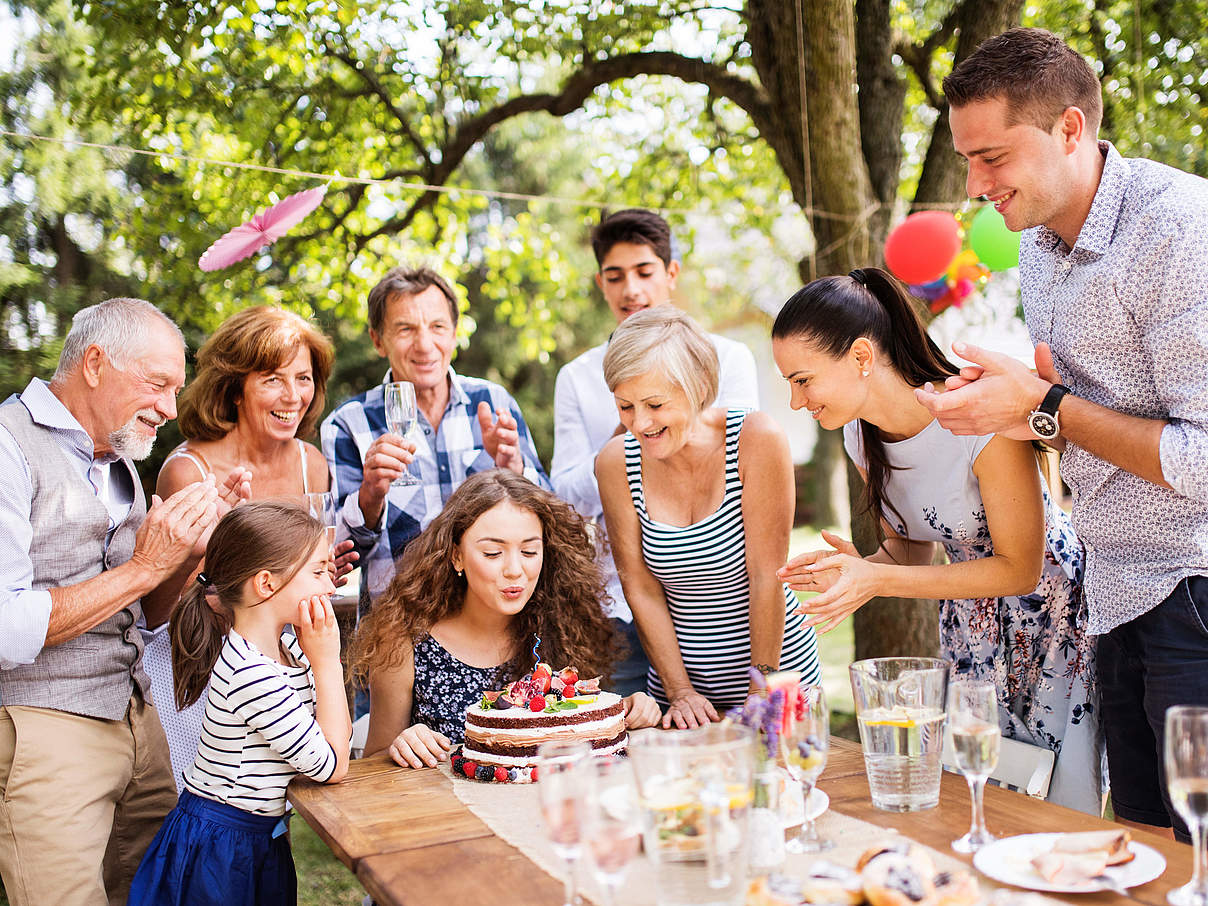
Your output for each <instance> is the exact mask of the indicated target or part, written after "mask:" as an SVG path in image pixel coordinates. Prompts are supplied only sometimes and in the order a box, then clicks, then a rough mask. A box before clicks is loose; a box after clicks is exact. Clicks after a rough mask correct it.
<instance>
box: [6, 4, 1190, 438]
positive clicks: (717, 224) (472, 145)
mask: <svg viewBox="0 0 1208 906" xmlns="http://www.w3.org/2000/svg"><path fill="white" fill-rule="evenodd" d="M961 5H962V4H961V3H959V2H949V3H945V2H941V0H931V2H925V3H924V2H906V0H895V2H892V3H888V4H886V5H885V10H884V12H885V14H887V15H888V16H889V21H890V24H891V25H892V28H893V32H894V35H895V41H898V42H904V43H903V46H909V44H910V42H919V41H922V40H924V39H925V38H928V37H933V36H935V37H938V38H940V39H942V40H939V41H938V42H936V43H935V45H934V46H932V47H930V48H929V49H930V51H931V54H930V56H929V57H928V58H927V67H928V71H930V72H931V74H932V77H933V79H934V81H933V83H932V85H931V86H927V85H924V84H923V83H922V82H921V81H920V79H919V72H920V70H919V68H918V66H917V65H914V64H915V62H916V61H913V60H911V61H906V62H904V61H903V59H902V58H901V57H900V56H897V55H895V56H893V57H892V58H891V62H892V63H893V65H894V66H895V67H896V69H897V71H898V74H899V77H900V79H901V82H902V84H903V85H904V88H905V114H904V116H903V118H902V128H901V130H900V133H901V134H900V147H901V151H902V158H901V164H900V168H899V169H900V185H899V189H898V193H899V195H900V197H902V198H903V199H910V198H912V197H913V192H914V190H915V188H916V185H917V180H918V177H919V173H920V171H921V168H922V166H923V160H924V156H925V153H926V150H927V147H928V143H929V130H930V128H931V127H932V126H933V125H934V122H935V120H936V116H937V110H936V109H935V108H934V107H933V106H931V105H930V104H929V103H928V100H929V98H928V91H929V89H930V90H933V87H934V84H935V83H937V82H938V78H939V77H940V76H942V74H943V72H945V71H947V69H948V68H949V67H950V66H951V63H952V56H953V53H954V50H953V48H954V46H955V44H954V40H955V39H954V38H953V36H952V32H951V25H950V23H951V21H953V20H954V17H955V16H956V15H957V13H958V12H959V8H960V7H961ZM1206 5H1208V4H1205V3H1204V2H1189V0H1156V2H1155V0H1148V2H1133V0H1128V2H1106V0H1095V2H1084V0H1065V2H1052V3H1045V4H1035V5H1029V6H1027V7H1025V8H1023V9H1022V12H1021V20H1022V21H1023V22H1024V23H1025V24H1038V25H1043V26H1048V27H1053V28H1055V29H1058V30H1060V31H1061V32H1062V33H1063V34H1065V35H1066V36H1068V37H1069V38H1070V39H1071V40H1072V41H1073V42H1074V43H1076V44H1077V46H1078V47H1079V49H1080V50H1082V51H1083V52H1084V53H1086V54H1087V55H1088V56H1089V57H1091V58H1092V59H1093V60H1095V61H1096V65H1097V66H1099V68H1100V71H1101V73H1102V76H1103V81H1104V86H1105V89H1106V92H1105V93H1106V97H1107V115H1106V117H1105V126H1104V132H1105V134H1106V136H1107V137H1109V138H1111V139H1112V140H1113V141H1115V142H1116V143H1117V145H1118V146H1119V147H1120V148H1121V150H1122V151H1124V152H1125V153H1126V154H1143V155H1147V156H1152V157H1156V158H1158V159H1161V160H1166V161H1168V162H1170V163H1173V164H1176V165H1179V166H1182V167H1184V168H1187V169H1192V170H1195V171H1196V172H1201V173H1202V172H1205V171H1206V170H1208V161H1206V160H1205V154H1206V153H1208V152H1206V151H1205V145H1204V142H1203V140H1202V138H1203V137H1202V127H1203V123H1204V119H1205V117H1204V106H1205V101H1204V97H1203V90H1204V85H1205V80H1206V79H1208V60H1206V51H1205V47H1204V40H1205V39H1204V37H1203V35H1202V23H1203V22H1204V21H1205V12H1206V10H1205V6H1206ZM7 6H8V15H7V17H6V20H7V21H6V29H5V31H6V32H7V34H8V38H7V42H6V43H7V47H6V48H5V49H6V50H7V52H8V55H9V56H8V59H7V60H4V63H5V65H4V68H3V72H2V73H0V98H2V100H3V104H2V109H0V116H2V117H3V128H5V129H6V130H10V131H14V132H31V133H37V134H41V135H49V136H56V137H62V138H74V139H80V140H83V141H91V142H97V143H114V144H123V145H130V146H133V147H137V148H148V149H154V150H157V151H170V152H175V153H177V154H181V155H187V156H193V157H198V158H210V159H217V160H230V161H238V162H249V163H256V164H261V165H266V166H270V167H280V168H287V169H297V170H303V171H313V172H318V173H333V174H340V175H343V176H351V177H364V178H368V179H374V180H389V179H398V180H399V182H395V183H392V184H389V185H380V184H377V185H365V184H356V183H352V184H350V183H341V182H332V183H331V185H330V188H329V192H328V195H327V198H326V201H325V203H324V205H323V207H322V208H321V209H320V210H319V211H317V212H316V213H315V214H314V215H312V216H311V217H310V218H308V219H307V221H305V222H304V223H303V224H302V225H301V226H300V227H299V228H297V229H296V230H295V231H294V234H293V235H291V236H290V237H287V238H286V239H284V240H282V241H280V242H278V243H277V245H275V246H273V247H271V248H269V249H267V250H265V251H264V252H263V253H262V254H260V255H258V256H256V257H255V258H254V259H252V260H251V261H249V262H245V263H243V264H241V265H237V266H234V267H232V268H229V269H227V270H225V271H220V272H218V273H216V274H212V275H207V274H203V273H202V272H201V271H199V270H198V269H197V267H196V260H197V258H198V256H199V255H200V253H201V252H202V251H203V250H204V249H205V248H206V246H207V245H208V244H209V243H210V242H211V241H213V240H214V239H215V238H216V237H217V236H218V235H220V234H221V233H222V232H223V231H225V230H226V229H228V228H230V227H232V226H234V225H236V224H238V223H239V222H241V221H243V220H244V219H246V218H247V217H249V216H250V215H251V214H252V213H254V212H255V211H256V210H258V209H260V208H262V207H265V206H267V205H268V204H271V203H272V202H273V201H276V200H278V199H279V198H281V197H284V196H285V195H286V194H289V193H290V192H292V191H296V190H298V189H300V188H305V187H307V186H308V185H312V184H314V181H313V180H307V179H304V178H298V177H293V176H287V175H278V174H273V173H264V172H257V171H251V170H241V169H235V168H231V167H223V166H219V165H215V164H210V163H199V162H184V161H181V160H179V159H176V158H171V157H166V156H164V157H148V156H143V155H133V154H123V153H119V152H107V151H102V150H98V149H94V148H87V147H78V146H71V145H56V144H49V143H40V142H30V141H25V140H21V139H17V138H13V137H11V136H10V137H7V138H5V140H4V142H3V144H2V145H0V224H2V229H0V317H2V319H3V320H2V322H0V323H3V326H4V329H3V331H0V349H2V350H3V355H0V390H3V391H5V392H7V391H11V390H14V389H19V388H20V387H21V386H22V385H23V384H24V383H25V382H26V381H27V380H28V378H29V377H30V376H31V375H34V374H43V375H44V374H46V373H48V371H49V370H50V368H51V366H52V364H53V362H54V360H55V357H56V355H57V351H58V344H59V342H60V338H61V336H62V334H63V332H64V329H65V327H66V325H67V323H68V321H69V318H70V315H71V314H72V312H74V311H75V310H76V309H78V308H79V307H80V306H82V305H85V304H89V303H91V302H95V301H97V300H99V299H102V298H105V297H107V296H111V295H114V294H117V293H130V294H135V295H141V296H145V297H148V298H151V299H152V300H154V301H155V302H156V303H157V304H159V305H160V306H162V307H163V308H164V310H165V311H167V312H168V313H169V314H170V315H171V316H172V317H173V318H175V319H176V320H177V321H178V322H179V323H180V324H181V325H182V327H183V328H184V329H185V331H186V333H187V335H188V337H189V338H190V340H191V342H192V344H193V345H196V344H197V343H198V342H200V341H201V340H202V339H203V338H204V337H205V336H206V334H207V333H208V332H209V331H210V330H212V329H213V328H214V326H215V325H217V324H218V323H219V322H220V321H221V320H222V319H223V318H224V317H226V316H227V315H229V314H230V313H231V312H233V311H235V310H237V309H238V308H240V307H243V306H245V305H251V304H278V305H284V306H287V307H290V308H294V309H296V310H298V311H301V312H303V313H305V314H307V315H309V316H312V317H313V318H315V320H316V321H317V322H318V323H319V324H320V325H321V326H322V327H323V329H324V330H326V331H327V332H328V333H329V334H330V335H331V336H332V337H333V339H334V340H335V342H336V343H337V346H338V348H339V357H338V362H339V367H338V370H337V372H336V375H335V377H334V386H333V387H332V388H331V392H330V393H329V398H330V399H331V400H332V401H333V402H334V401H338V400H339V399H341V398H343V397H344V396H346V395H348V394H350V393H353V392H356V391H358V390H359V389H362V388H363V387H364V386H365V385H366V384H368V383H370V382H372V381H376V380H377V379H378V378H379V377H380V372H381V371H382V368H381V365H380V364H379V363H378V362H377V361H376V360H375V357H374V356H373V353H372V350H371V349H370V348H369V346H368V342H367V338H366V336H365V330H364V323H363V321H364V312H365V304H364V299H365V294H366V291H367V289H368V288H369V286H371V285H372V283H373V282H374V280H375V279H376V277H377V276H378V275H379V274H380V273H381V272H382V271H384V270H385V269H386V268H387V267H389V266H391V265H392V264H394V263H396V262H398V261H405V260H425V261H429V262H432V263H434V264H435V265H436V266H437V267H438V268H440V269H441V270H442V271H444V272H445V273H446V274H447V275H448V276H449V277H451V278H453V279H454V280H455V281H456V282H457V283H458V284H459V285H460V286H461V287H463V289H464V291H465V303H464V304H465V310H466V314H467V316H468V317H467V318H466V322H465V326H464V329H463V333H464V337H463V341H464V342H463V348H462V350H461V352H460V354H459V357H458V367H459V368H460V369H461V370H463V371H464V372H466V373H471V374H481V375H484V376H487V377H490V378H492V379H494V380H497V381H500V382H501V383H503V384H505V385H507V386H509V387H512V388H513V389H514V390H515V393H516V396H517V397H518V399H519V400H520V402H521V404H522V407H523V408H524V411H525V412H526V413H528V414H529V417H530V420H531V421H532V423H533V429H534V433H535V435H536V437H537V439H538V445H539V448H540V450H541V452H542V455H543V456H544V457H545V458H546V459H547V460H548V456H549V453H550V449H551V438H552V426H551V424H550V414H549V410H550V402H551V398H552V387H553V378H554V375H555V374H556V372H557V368H558V367H559V366H560V365H561V364H562V363H563V362H565V361H566V360H568V359H569V358H571V357H573V356H574V355H576V354H578V353H579V352H580V351H582V350H583V349H584V348H586V347H588V346H590V345H592V344H594V343H596V342H599V341H600V339H602V338H603V337H604V336H605V335H606V333H607V331H608V329H609V319H608V317H607V312H606V311H605V310H604V308H603V306H602V304H601V301H600V299H599V297H598V294H597V292H596V290H595V288H594V286H593V285H592V282H591V274H592V272H593V271H594V262H593V260H592V259H591V256H590V251H589V250H588V248H587V244H586V236H587V233H588V231H589V229H590V226H591V224H592V223H594V222H595V221H596V220H597V219H598V217H599V216H600V212H601V210H602V209H601V208H598V207H593V206H589V205H574V204H559V203H554V202H550V201H542V202H531V201H526V200H523V199H499V198H489V197H486V196H482V195H475V194H460V193H455V192H450V193H435V192H426V191H421V190H414V189H411V188H407V187H406V186H404V185H403V184H402V183H406V182H423V183H429V184H435V185H441V186H445V187H448V188H451V189H454V188H466V187H475V188H480V189H494V190H499V191H503V192H509V193H519V194H531V195H554V196H560V197H568V198H578V199H586V200H597V201H599V202H601V203H606V204H607V205H608V206H609V207H610V208H612V209H616V208H619V207H622V206H626V205H630V204H642V205H647V206H652V207H659V208H662V209H664V210H666V211H667V214H668V217H669V219H670V220H671V221H672V223H673V224H674V225H675V227H676V233H677V239H678V241H679V243H680V246H681V249H682V251H683V253H684V255H685V261H686V264H687V274H688V280H687V285H686V286H685V288H684V291H683V293H682V296H683V301H684V302H685V304H686V305H687V306H688V307H689V308H690V309H693V310H694V311H695V312H696V313H697V314H699V315H700V316H702V317H703V318H704V319H705V320H707V321H711V322H714V323H719V322H720V323H739V322H742V321H743V320H749V319H755V320H758V319H759V318H761V317H763V316H764V314H763V310H764V309H774V307H775V305H776V304H777V301H778V300H779V299H782V298H784V296H785V295H786V294H787V293H788V292H790V291H791V290H792V289H793V286H792V285H789V283H790V282H791V281H789V282H785V281H783V279H780V280H779V281H777V282H778V285H773V286H768V285H767V281H766V279H764V278H766V276H767V275H768V274H776V275H777V276H778V277H780V276H781V275H782V274H783V273H784V269H783V267H782V268H781V269H780V270H776V268H775V267H774V264H775V263H776V261H778V262H779V263H780V264H783V263H784V262H789V263H793V262H796V261H798V260H800V259H801V258H802V256H803V255H804V254H806V252H807V251H808V249H809V247H810V243H811V237H810V222H809V218H807V217H804V216H802V214H801V212H800V210H799V206H798V205H796V204H795V203H794V200H793V195H794V193H793V192H792V191H791V190H790V187H789V180H788V179H787V178H786V174H785V172H784V169H783V167H782V166H781V165H779V162H778V160H777V158H776V155H775V154H774V152H773V150H772V149H771V148H769V146H768V143H767V142H766V141H764V140H763V139H762V138H761V137H760V133H759V130H758V128H757V126H756V124H754V123H753V122H752V117H751V116H749V115H748V113H747V111H746V110H744V109H743V108H742V107H741V106H739V105H738V104H736V103H734V102H733V101H731V100H729V99H728V98H726V97H725V96H723V95H722V94H720V93H719V92H718V91H717V90H715V87H711V86H709V85H706V84H703V83H701V82H694V81H691V80H690V79H688V78H676V77H671V76H666V75H643V74H640V73H639V74H636V75H632V76H628V75H627V76H626V77H624V78H621V79H618V80H616V81H604V82H603V83H601V84H599V85H595V86H594V87H591V88H589V89H588V90H586V91H584V92H582V95H583V97H582V101H581V103H572V101H571V100H566V101H565V103H564V105H563V106H564V107H566V109H561V108H557V107H556V106H555V108H554V109H553V112H554V113H555V115H556V116H550V115H548V113H533V114H531V115H522V114H523V112H524V111H525V110H528V109H532V110H543V109H546V110H548V109H549V105H546V106H545V107H543V106H542V105H541V104H540V103H536V104H533V103H529V99H532V98H541V96H542V95H543V93H544V94H547V95H548V94H557V93H558V92H559V91H560V90H563V89H565V88H566V86H567V85H568V84H569V83H570V82H572V81H573V80H574V78H575V76H576V74H577V73H582V72H583V71H584V70H585V68H587V67H588V66H590V65H591V64H594V63H598V62H599V61H601V60H609V59H615V58H618V57H623V56H624V55H635V54H643V53H650V52H660V51H661V52H668V53H671V52H674V53H675V54H676V55H678V56H680V57H683V58H693V59H699V60H701V61H705V62H707V63H708V64H709V65H710V66H715V67H717V68H718V69H719V70H720V71H724V72H726V73H729V74H732V75H733V76H735V77H737V78H742V79H745V80H747V81H748V82H750V83H752V84H756V85H757V84H758V82H759V77H758V73H757V72H756V71H755V65H754V64H753V62H752V47H753V46H755V45H754V42H753V40H752V39H751V36H750V35H749V34H748V31H749V29H750V27H751V23H752V22H753V21H754V20H755V19H757V18H758V17H760V16H763V17H767V16H769V15H770V14H772V13H781V14H784V13H786V11H788V10H790V8H791V6H790V4H786V3H779V4H776V3H771V4H769V3H767V2H759V0H750V2H749V3H746V4H744V3H741V2H737V0H735V2H729V3H727V2H719V3H715V4H705V5H702V4H697V3H691V2H664V0H646V2H635V3H614V2H590V3H548V2H541V0H527V2H518V0H492V2H486V0H456V2H451V0H426V2H424V0H414V2H412V0H408V2H388V3H382V2H360V3H349V2H335V0H332V2H323V0H279V2H268V0H258V2H243V3H216V2H161V3H153V2H146V0H94V2H88V3H75V4H72V3H70V2H67V0H34V2H9V3H8V4H7ZM874 7H875V4H865V8H866V9H873V8H874ZM876 12H877V14H878V15H879V14H881V11H880V10H877V11H876ZM872 14H873V13H872V12H869V13H868V15H872ZM946 23H949V24H948V25H947V26H946ZM784 25H785V27H786V28H788V27H791V25H792V21H791V19H789V20H786V21H785V22H784ZM945 27H948V28H949V31H948V33H947V34H946V35H945V33H944V29H945ZM631 68H632V67H631ZM630 71H631V69H626V70H625V72H626V73H628V72H630ZM932 99H934V98H932ZM509 105H510V106H509ZM513 114H516V115H513ZM833 140H834V139H833V137H830V136H826V135H813V136H812V141H813V142H814V143H826V142H828V141H833ZM786 221H787V229H786V228H785V223H786ZM778 224H779V225H780V226H779V228H778V226H777V225H778ZM702 232H704V233H706V234H708V235H709V236H710V237H712V244H713V245H714V246H716V243H717V241H718V237H720V239H721V241H725V240H726V239H730V240H732V245H731V248H732V253H731V254H728V255H727V260H725V261H724V262H721V264H722V267H721V272H720V273H719V272H718V269H717V268H716V267H714V268H713V270H712V271H711V272H710V271H709V266H710V265H717V264H718V262H717V261H715V260H709V261H703V260H694V258H693V255H692V249H693V247H694V245H695V244H696V242H697V240H698V237H699V234H700V233H702ZM752 234H754V235H755V236H758V237H763V241H762V242H759V241H750V237H751V235H752ZM786 239H787V241H786ZM731 255H732V257H731ZM771 259H776V261H773V260H771ZM706 272H708V276H709V281H708V283H706V280H705V274H706ZM761 306H762V308H761ZM471 337H472V339H471Z"/></svg>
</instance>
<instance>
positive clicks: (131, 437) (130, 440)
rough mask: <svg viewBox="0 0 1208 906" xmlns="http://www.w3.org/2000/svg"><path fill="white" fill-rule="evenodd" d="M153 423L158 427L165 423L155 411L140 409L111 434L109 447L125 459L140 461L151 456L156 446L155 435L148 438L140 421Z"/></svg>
mask: <svg viewBox="0 0 1208 906" xmlns="http://www.w3.org/2000/svg"><path fill="white" fill-rule="evenodd" d="M140 418H143V419H146V420H147V421H149V422H153V423H154V424H155V425H156V426H157V427H158V426H159V425H162V424H163V423H164V419H161V418H160V417H159V415H158V414H157V413H156V411H155V410H154V409H140V410H139V411H138V412H136V413H134V416H133V417H132V418H131V419H130V421H128V422H126V424H124V425H122V426H121V427H120V428H118V429H117V430H116V431H113V432H111V433H110V434H109V446H111V447H112V448H113V452H114V453H116V454H117V455H118V456H120V457H122V458H123V459H133V460H140V459H146V458H147V457H148V456H150V455H151V448H152V447H153V446H155V435H151V436H150V437H147V436H146V435H144V434H143V433H142V430H141V429H140V426H139V419H140Z"/></svg>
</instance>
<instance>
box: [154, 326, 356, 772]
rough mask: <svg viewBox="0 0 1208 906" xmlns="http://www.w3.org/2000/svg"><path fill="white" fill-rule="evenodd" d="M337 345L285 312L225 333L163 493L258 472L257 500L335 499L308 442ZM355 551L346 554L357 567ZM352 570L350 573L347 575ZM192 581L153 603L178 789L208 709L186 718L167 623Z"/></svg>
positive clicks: (175, 581)
mask: <svg viewBox="0 0 1208 906" xmlns="http://www.w3.org/2000/svg"><path fill="white" fill-rule="evenodd" d="M332 360H333V352H332V346H331V342H330V341H329V340H328V339H327V338H326V337H325V336H323V334H322V333H320V332H319V331H318V330H316V329H315V327H314V326H313V325H311V324H310V323H309V322H308V321H306V319H304V318H302V317H300V316H299V315H296V314H294V313H293V312H290V311H286V310H284V309H280V308H268V307H264V306H258V307H255V308H246V309H244V310H243V311H240V312H238V313H236V314H234V315H232V316H231V317H229V318H227V319H226V320H225V321H223V322H222V324H221V325H219V327H218V329H217V330H216V331H215V332H214V333H213V334H212V335H211V336H210V338H209V339H208V340H206V342H205V344H204V345H203V346H202V347H201V349H200V350H198V352H197V368H196V373H195V375H194V377H193V380H192V382H191V383H190V384H189V385H188V386H187V387H186V388H185V390H184V392H183V393H181V395H180V402H179V407H178V408H179V416H178V423H179V425H180V430H181V433H183V434H184V436H185V442H184V443H182V444H181V445H180V446H179V447H177V448H176V449H175V450H173V451H172V452H171V453H170V454H168V458H167V459H165V460H164V464H163V466H162V467H161V468H160V471H159V479H158V481H157V482H156V486H155V491H156V493H157V494H158V495H159V496H160V497H162V498H165V499H166V498H167V497H168V496H169V495H171V494H172V493H173V492H175V491H176V490H178V489H179V488H182V487H184V486H185V485H187V484H191V483H192V482H195V481H197V480H198V479H199V478H204V477H205V476H206V475H209V474H214V475H226V474H228V473H229V472H230V471H231V469H234V468H237V467H243V468H245V469H248V470H250V472H251V498H252V499H253V500H262V499H265V498H269V497H286V498H295V499H298V500H299V501H300V500H301V495H303V494H307V493H312V492H318V491H326V490H328V488H330V486H331V481H330V476H329V475H328V472H327V461H326V460H325V459H324V458H323V454H322V453H321V452H320V451H319V449H318V448H317V447H316V446H315V445H314V444H311V443H308V442H306V441H305V440H303V439H302V438H303V437H306V436H309V435H311V434H313V433H314V431H315V427H316V425H317V424H318V421H319V419H320V418H321V417H322V415H323V406H324V402H325V400H326V393H325V391H326V385H327V377H328V375H329V374H330V373H331V365H332ZM349 548H351V543H349V542H345V543H344V544H342V545H340V546H338V547H337V551H336V552H337V554H343V557H342V561H343V562H344V563H348V562H349V561H351V560H353V559H355V557H356V555H355V554H351V553H347V551H348V549H349ZM346 568H350V566H349V567H346ZM190 578H191V576H190V575H177V576H174V577H173V578H172V579H171V580H169V581H168V582H165V583H164V584H163V585H162V586H160V587H159V588H158V589H156V590H155V591H154V592H153V593H152V594H151V595H149V596H147V597H146V598H144V599H143V612H144V614H145V615H146V620H147V627H148V628H147V629H146V630H144V640H145V642H146V650H145V653H144V666H145V668H146V670H147V674H148V675H149V676H150V678H151V681H152V687H153V690H154V693H155V696H156V702H157V704H158V705H159V707H160V719H161V720H162V721H163V724H164V730H165V732H166V733H167V736H168V743H169V747H170V748H171V750H172V762H173V773H174V774H175V775H176V780H177V785H178V786H179V785H180V774H181V771H182V770H183V768H184V767H187V766H188V765H189V764H190V763H192V760H193V756H194V754H195V753H196V751H197V740H198V738H199V737H200V731H201V718H202V712H203V710H204V701H205V697H204V696H203V697H202V699H201V706H198V705H197V704H194V705H193V706H191V707H190V708H186V709H185V710H183V711H179V712H178V711H177V710H176V709H175V707H174V705H173V699H172V672H171V670H172V668H171V658H170V643H169V640H168V634H167V625H166V623H167V620H168V617H169V616H170V615H171V612H172V609H173V607H175V605H176V602H177V600H178V599H179V597H180V594H181V591H182V589H183V588H184V587H185V585H186V583H187V582H188V580H189V579H190Z"/></svg>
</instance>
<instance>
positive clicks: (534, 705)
mask: <svg viewBox="0 0 1208 906" xmlns="http://www.w3.org/2000/svg"><path fill="white" fill-rule="evenodd" d="M529 710H530V711H544V710H545V696H544V695H534V696H533V697H532V698H531V699H529Z"/></svg>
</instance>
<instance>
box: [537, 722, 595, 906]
mask: <svg viewBox="0 0 1208 906" xmlns="http://www.w3.org/2000/svg"><path fill="white" fill-rule="evenodd" d="M594 779H595V775H594V773H593V768H592V764H591V746H589V745H588V744H587V743H586V742H582V741H579V742H547V743H542V744H541V745H540V746H538V748H537V798H538V799H539V800H540V802H541V817H542V818H543V819H544V821H545V831H546V833H547V834H548V835H549V840H550V843H552V844H553V848H554V853H555V854H556V855H557V856H558V858H560V859H562V861H564V862H565V863H566V882H565V884H566V887H565V899H566V903H565V904H564V906H575V903H576V902H577V901H578V896H577V894H576V893H575V866H576V864H577V863H578V861H579V856H580V855H582V852H583V831H584V819H585V817H586V812H587V802H588V797H589V795H590V791H591V788H592V786H593V781H594Z"/></svg>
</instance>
